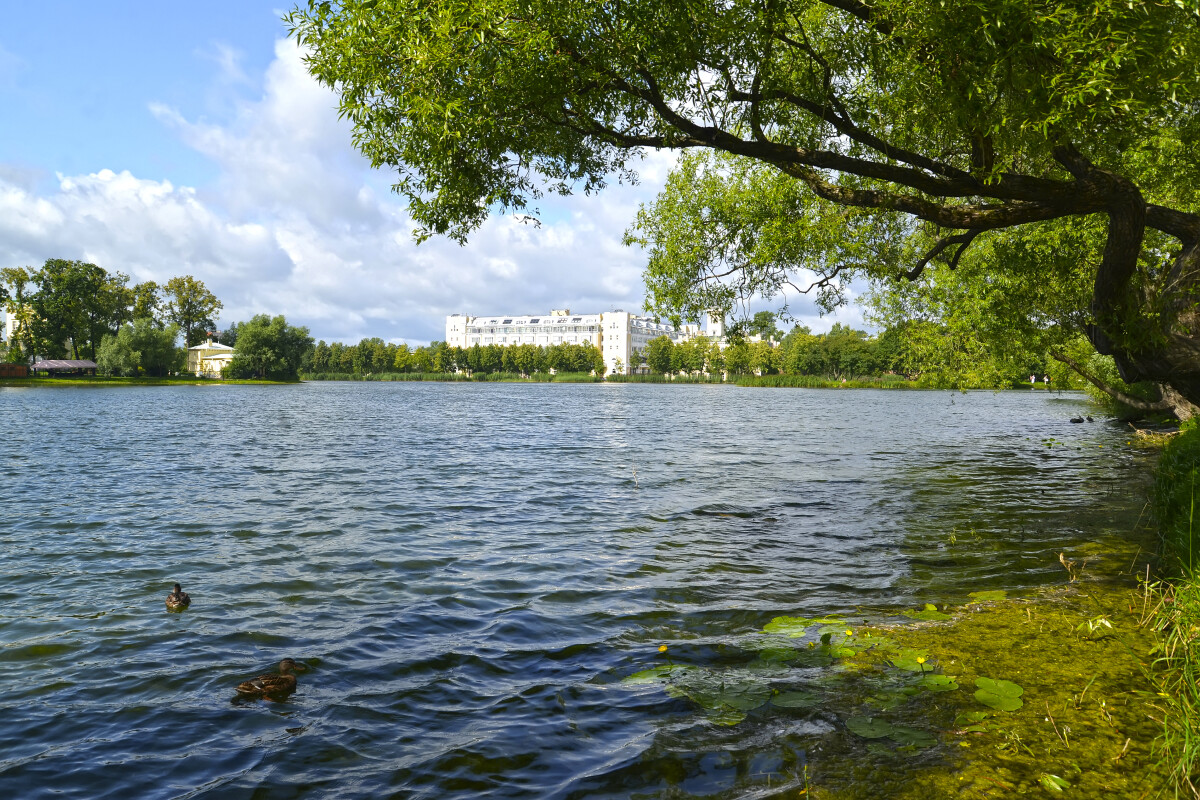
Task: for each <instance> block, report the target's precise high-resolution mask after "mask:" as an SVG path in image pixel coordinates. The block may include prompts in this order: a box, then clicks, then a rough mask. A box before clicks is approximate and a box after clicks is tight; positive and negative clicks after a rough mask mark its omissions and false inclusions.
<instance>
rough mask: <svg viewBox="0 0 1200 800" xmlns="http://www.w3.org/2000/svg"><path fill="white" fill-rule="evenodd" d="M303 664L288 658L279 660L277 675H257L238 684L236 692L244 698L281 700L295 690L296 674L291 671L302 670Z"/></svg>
mask: <svg viewBox="0 0 1200 800" xmlns="http://www.w3.org/2000/svg"><path fill="white" fill-rule="evenodd" d="M303 671H304V666H303V665H301V664H297V663H296V662H295V661H293V660H292V659H290V658H285V659H284V660H283V661H280V662H279V674H278V675H259V676H258V677H257V678H254V679H252V680H248V681H243V682H242V683H239V684H238V687H237V693H238V695H239V696H240V697H242V698H244V699H246V700H258V699H259V698H262V699H264V700H283V699H285V698H286V697H287V696H288V695H289V694H291V693H292V692H294V691H296V676H295V675H291V674H289V673H291V672H303Z"/></svg>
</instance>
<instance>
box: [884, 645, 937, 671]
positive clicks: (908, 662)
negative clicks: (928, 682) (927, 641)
mask: <svg viewBox="0 0 1200 800" xmlns="http://www.w3.org/2000/svg"><path fill="white" fill-rule="evenodd" d="M888 663H890V664H891V665H892V666H893V667H896V668H897V669H903V670H908V671H909V672H932V671H933V670H934V666H935V665H934V662H933V661H931V660H930V659H929V654H928V653H926V652H925V651H924V650H913V649H911V648H905V649H903V650H901V651H900V652H898V653H897V654H896V655H894V656H892V658H891V659H890V660H889V662H888Z"/></svg>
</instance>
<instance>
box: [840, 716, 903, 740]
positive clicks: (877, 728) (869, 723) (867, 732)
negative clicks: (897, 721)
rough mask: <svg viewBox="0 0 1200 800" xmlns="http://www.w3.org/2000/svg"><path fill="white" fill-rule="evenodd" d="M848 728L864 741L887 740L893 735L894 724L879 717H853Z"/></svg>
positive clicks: (847, 722) (847, 723)
mask: <svg viewBox="0 0 1200 800" xmlns="http://www.w3.org/2000/svg"><path fill="white" fill-rule="evenodd" d="M846 727H847V728H848V729H849V730H850V732H851V733H853V734H855V735H857V736H861V737H862V738H864V739H885V738H887V737H888V736H889V735H891V733H892V723H890V722H888V721H887V720H885V719H879V718H878V717H851V718H850V719H848V720H846Z"/></svg>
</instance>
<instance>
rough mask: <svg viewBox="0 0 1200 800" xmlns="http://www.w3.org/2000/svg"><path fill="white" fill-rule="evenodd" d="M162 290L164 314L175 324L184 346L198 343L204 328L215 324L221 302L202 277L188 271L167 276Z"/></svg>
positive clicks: (208, 328)
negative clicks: (197, 278) (192, 274)
mask: <svg viewBox="0 0 1200 800" xmlns="http://www.w3.org/2000/svg"><path fill="white" fill-rule="evenodd" d="M164 291H165V293H166V296H167V307H166V318H167V319H168V320H170V321H171V322H173V323H174V324H175V325H177V326H179V330H180V331H181V332H182V333H183V346H184V347H191V346H192V345H195V344H199V343H200V342H201V341H203V339H204V336H205V333H206V332H208V331H211V330H213V329H214V328H216V327H217V323H216V322H215V321H214V319H215V317H216V314H217V312H218V311H220V310H221V307H222V304H221V301H220V300H218V299H217V298H216V296H215V295H214V294H213V293H212V292H210V291H209V290H208V288H207V287H206V286H205V285H204V282H203V281H199V280H196V279H195V278H193V277H192V276H191V275H184V276H182V277H178V278H171V280H169V281H167V285H166V287H164Z"/></svg>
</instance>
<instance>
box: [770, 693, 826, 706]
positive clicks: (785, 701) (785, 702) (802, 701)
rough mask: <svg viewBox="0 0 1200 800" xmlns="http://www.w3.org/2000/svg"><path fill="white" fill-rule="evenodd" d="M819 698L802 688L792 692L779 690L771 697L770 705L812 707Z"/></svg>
mask: <svg viewBox="0 0 1200 800" xmlns="http://www.w3.org/2000/svg"><path fill="white" fill-rule="evenodd" d="M819 699H820V698H818V697H817V695H816V694H815V693H813V692H806V691H803V690H800V691H794V692H780V693H779V694H777V695H775V696H774V697H772V698H771V703H772V705H777V706H779V707H780V708H812V707H813V706H815V705H816V704H817V702H818V701H819Z"/></svg>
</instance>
